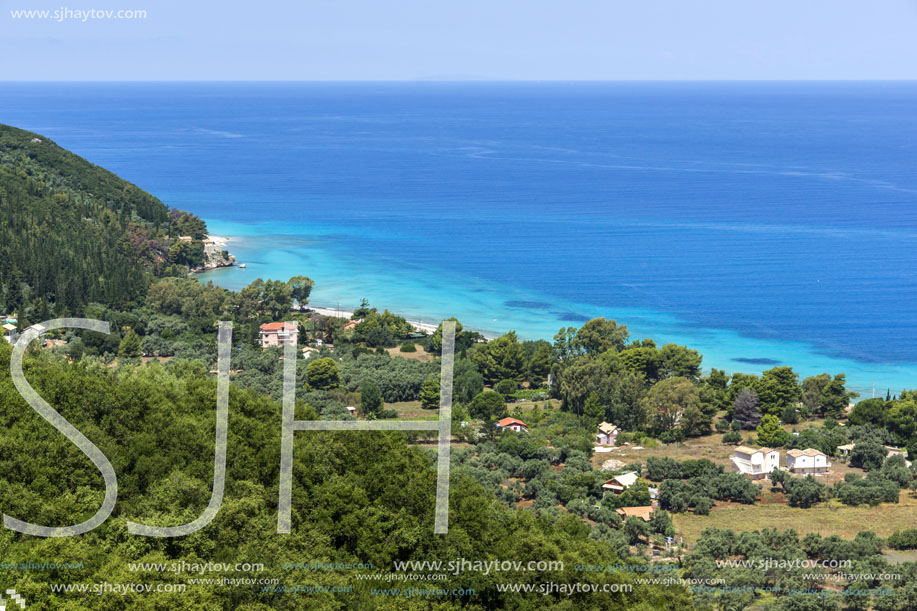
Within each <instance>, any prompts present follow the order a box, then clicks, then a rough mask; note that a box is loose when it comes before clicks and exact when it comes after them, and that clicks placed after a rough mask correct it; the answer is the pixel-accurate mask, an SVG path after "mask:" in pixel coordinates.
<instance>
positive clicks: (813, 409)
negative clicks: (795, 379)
mask: <svg viewBox="0 0 917 611" xmlns="http://www.w3.org/2000/svg"><path fill="white" fill-rule="evenodd" d="M830 381H831V376H830V375H829V374H827V373H820V374H818V375H817V376H812V377H808V378H806V379H805V380H803V381H802V405H803V407H804V408H805V409H806V411H807V412H808V413H809V414H815V413H817V412H818V411H819V397H820V396H821V392H822V390H824V388H825V386H827V385H828V382H830Z"/></svg>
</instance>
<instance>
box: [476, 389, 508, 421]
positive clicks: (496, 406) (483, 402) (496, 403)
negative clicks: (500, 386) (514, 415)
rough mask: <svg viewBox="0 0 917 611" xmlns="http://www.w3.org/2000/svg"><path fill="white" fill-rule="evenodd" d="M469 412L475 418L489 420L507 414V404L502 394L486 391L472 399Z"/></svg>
mask: <svg viewBox="0 0 917 611" xmlns="http://www.w3.org/2000/svg"><path fill="white" fill-rule="evenodd" d="M468 412H469V413H470V414H471V415H472V417H474V418H480V419H482V420H488V419H491V418H496V417H497V416H502V415H503V414H505V413H506V403H504V402H503V397H502V396H501V395H500V393H496V392H494V391H492V390H485V391H484V392H482V393H480V394H478V395H477V396H476V397H475V398H474V399H472V401H471V404H470V405H469V406H468Z"/></svg>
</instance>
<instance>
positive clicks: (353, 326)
mask: <svg viewBox="0 0 917 611" xmlns="http://www.w3.org/2000/svg"><path fill="white" fill-rule="evenodd" d="M361 322H363V319H360V320H348V321H347V323H346V324H345V325H344V330H345V331H350V330H351V329H356V328H357V325H359V324H360V323H361Z"/></svg>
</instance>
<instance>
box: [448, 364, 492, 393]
mask: <svg viewBox="0 0 917 611" xmlns="http://www.w3.org/2000/svg"><path fill="white" fill-rule="evenodd" d="M482 390H484V376H482V375H481V374H480V372H479V371H478V369H477V367H475V365H474V363H473V362H471V361H470V360H469V359H458V360H457V361H455V368H454V371H453V381H452V396H453V398H454V399H455V400H456V401H461V402H462V403H468V402H470V401H471V400H472V399H474V397H475V396H476V395H477V394H478V393H480V392H481V391H482Z"/></svg>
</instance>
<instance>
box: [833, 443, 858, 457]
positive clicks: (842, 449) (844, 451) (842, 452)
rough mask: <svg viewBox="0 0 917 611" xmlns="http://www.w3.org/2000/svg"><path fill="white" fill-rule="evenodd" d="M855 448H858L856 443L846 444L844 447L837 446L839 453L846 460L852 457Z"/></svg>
mask: <svg viewBox="0 0 917 611" xmlns="http://www.w3.org/2000/svg"><path fill="white" fill-rule="evenodd" d="M855 447H856V444H855V443H845V444H844V445H842V446H837V453H838V454H840V455H841V456H843V457H844V458H847V457H848V456H850V452H851V450H853V448H855Z"/></svg>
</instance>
